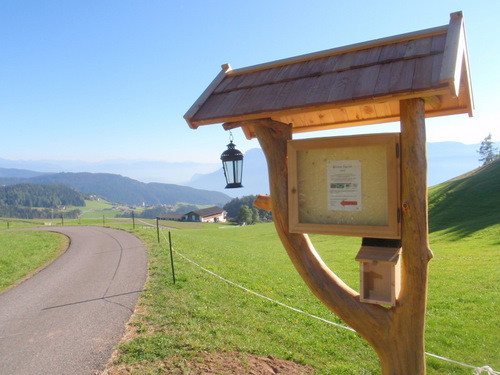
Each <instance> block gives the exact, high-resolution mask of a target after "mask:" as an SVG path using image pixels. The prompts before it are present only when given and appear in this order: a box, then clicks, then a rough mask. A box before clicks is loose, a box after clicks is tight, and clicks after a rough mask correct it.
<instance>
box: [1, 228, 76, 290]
mask: <svg viewBox="0 0 500 375" xmlns="http://www.w3.org/2000/svg"><path fill="white" fill-rule="evenodd" d="M67 245H68V238H67V237H66V236H63V235H61V234H58V233H52V232H29V231H26V232H0V293H2V292H3V291H4V290H5V289H6V288H8V287H10V286H12V285H13V284H15V283H16V282H18V281H19V280H21V279H23V278H25V277H26V276H27V275H29V274H30V273H32V272H34V271H35V270H36V269H38V268H39V267H41V266H43V265H45V264H46V263H47V262H49V261H51V260H52V259H54V258H55V257H57V256H58V255H59V254H61V253H62V252H63V251H64V250H66V248H67Z"/></svg>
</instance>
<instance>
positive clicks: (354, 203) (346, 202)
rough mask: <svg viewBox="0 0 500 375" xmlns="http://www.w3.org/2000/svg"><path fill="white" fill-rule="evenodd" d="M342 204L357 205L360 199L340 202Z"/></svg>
mask: <svg viewBox="0 0 500 375" xmlns="http://www.w3.org/2000/svg"><path fill="white" fill-rule="evenodd" d="M340 204H341V205H342V206H357V205H358V201H342V202H340Z"/></svg>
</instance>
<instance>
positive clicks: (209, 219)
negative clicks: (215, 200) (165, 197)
mask: <svg viewBox="0 0 500 375" xmlns="http://www.w3.org/2000/svg"><path fill="white" fill-rule="evenodd" d="M158 219H160V220H176V221H197V222H202V223H224V222H226V221H227V212H226V211H225V210H223V209H222V208H220V207H217V206H213V207H208V208H203V209H201V210H196V211H190V212H188V213H187V214H162V215H159V216H158Z"/></svg>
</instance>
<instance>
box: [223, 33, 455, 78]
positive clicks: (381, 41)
mask: <svg viewBox="0 0 500 375" xmlns="http://www.w3.org/2000/svg"><path fill="white" fill-rule="evenodd" d="M448 26H449V25H443V26H437V27H432V28H429V29H424V30H419V31H414V32H409V33H404V34H398V35H393V36H389V37H384V38H378V39H373V40H370V41H366V42H360V43H354V44H349V45H346V46H341V47H335V48H331V49H326V50H323V51H318V52H313V53H306V54H303V55H297V56H294V57H289V58H284V59H278V60H274V61H270V62H266V63H262V64H256V65H250V66H247V67H243V68H238V69H229V70H228V71H226V75H228V76H233V75H239V74H246V73H249V72H252V71H259V70H265V69H269V68H273V67H279V66H285V65H290V64H294V63H297V62H302V61H306V60H312V59H319V58H323V57H329V56H335V55H340V54H342V53H347V52H351V51H360V50H363V49H369V48H373V47H377V46H378V47H380V46H383V45H387V44H392V43H397V42H403V41H407V40H411V39H415V38H417V37H420V38H422V37H425V36H431V35H439V34H444V33H446V32H447V31H448Z"/></svg>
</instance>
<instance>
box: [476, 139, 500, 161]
mask: <svg viewBox="0 0 500 375" xmlns="http://www.w3.org/2000/svg"><path fill="white" fill-rule="evenodd" d="M478 152H479V161H482V162H483V165H486V164H488V163H491V162H492V161H494V160H496V159H498V158H500V154H499V153H498V149H497V148H496V147H495V146H493V142H492V140H491V133H490V134H488V136H487V137H486V138H484V140H483V141H482V142H481V146H480V147H479V150H478Z"/></svg>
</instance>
